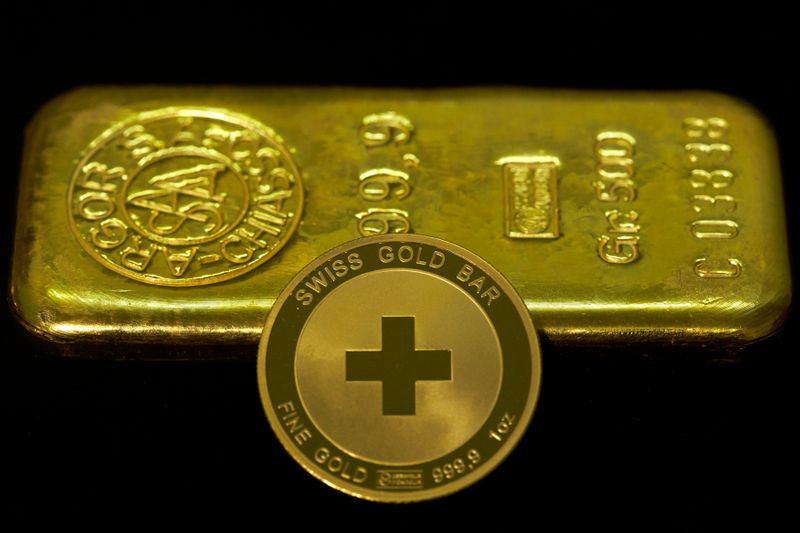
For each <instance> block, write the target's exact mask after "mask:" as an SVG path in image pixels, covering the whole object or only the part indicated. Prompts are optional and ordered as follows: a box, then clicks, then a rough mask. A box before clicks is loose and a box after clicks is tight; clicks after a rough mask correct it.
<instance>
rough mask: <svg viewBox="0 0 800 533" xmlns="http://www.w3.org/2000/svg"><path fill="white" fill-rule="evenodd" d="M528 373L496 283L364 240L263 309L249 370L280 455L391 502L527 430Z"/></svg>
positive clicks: (477, 268)
mask: <svg viewBox="0 0 800 533" xmlns="http://www.w3.org/2000/svg"><path fill="white" fill-rule="evenodd" d="M540 374H541V364H540V354H539V344H538V340H537V337H536V333H535V331H534V329H533V325H532V323H531V319H530V316H529V314H528V310H527V308H526V307H525V304H524V303H523V301H522V300H521V298H520V297H519V295H518V294H517V293H516V292H515V291H514V289H513V288H512V287H511V285H510V284H509V283H508V281H506V279H505V278H503V277H502V276H501V275H500V274H499V273H498V272H497V271H496V270H495V269H494V268H492V267H491V266H490V265H489V264H488V263H486V262H485V261H484V260H482V259H481V258H480V257H478V256H476V255H475V254H473V253H471V252H469V251H467V250H464V249H463V248H460V247H458V246H455V245H453V244H450V243H448V242H445V241H442V240H439V239H435V238H433V237H426V236H422V235H381V236H375V237H368V238H365V239H360V240H357V241H352V242H350V243H347V244H344V245H342V246H340V247H338V248H336V249H334V250H331V251H329V252H327V253H326V254H324V255H322V256H321V257H319V258H318V259H316V260H315V261H313V262H312V263H311V264H310V265H309V266H308V267H306V268H305V269H304V270H303V271H302V272H300V273H299V274H298V275H297V276H296V277H295V278H294V279H293V280H292V281H291V282H290V283H289V285H288V286H287V287H286V289H284V291H283V292H282V293H281V295H280V296H279V298H278V299H277V301H276V302H275V305H274V307H273V309H272V311H271V312H270V314H269V317H268V320H267V324H266V327H265V329H264V334H263V336H262V338H261V344H260V346H259V359H258V382H259V389H260V392H261V399H262V402H263V404H264V409H265V411H266V413H267V417H268V418H269V421H270V424H271V425H272V428H273V430H274V431H275V433H276V434H277V435H278V438H279V439H280V441H281V443H282V444H283V445H284V447H285V448H286V449H287V450H288V451H289V453H290V454H291V455H292V456H293V457H294V458H295V459H296V460H297V461H298V462H299V463H300V464H301V465H302V466H303V467H304V468H305V469H306V470H308V471H309V472H310V473H311V474H313V475H314V476H316V477H317V478H319V479H321V480H322V481H324V482H325V483H327V484H328V485H330V486H332V487H334V488H337V489H339V490H341V491H344V492H346V493H348V494H351V495H353V496H358V497H361V498H366V499H371V500H380V501H397V502H399V501H414V500H424V499H428V498H434V497H437V496H443V495H445V494H449V493H451V492H453V491H456V490H458V489H460V488H462V487H465V486H467V485H469V484H471V483H473V482H475V481H477V480H478V479H480V478H481V477H483V476H485V475H486V474H487V473H488V472H489V471H491V470H492V469H493V468H494V467H495V466H497V465H498V464H499V463H500V461H502V459H503V458H504V457H505V456H506V455H508V453H509V452H510V451H511V449H512V448H513V447H514V445H515V444H516V443H517V442H518V441H519V439H520V438H521V436H522V434H523V433H524V431H525V428H526V427H527V425H528V422H529V421H530V419H531V415H532V414H533V409H534V405H535V403H536V399H537V396H538V392H539V381H540Z"/></svg>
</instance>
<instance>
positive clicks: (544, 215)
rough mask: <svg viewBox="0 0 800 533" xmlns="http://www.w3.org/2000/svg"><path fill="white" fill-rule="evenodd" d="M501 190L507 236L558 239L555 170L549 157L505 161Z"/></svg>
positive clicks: (554, 161)
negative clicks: (504, 204) (502, 191)
mask: <svg viewBox="0 0 800 533" xmlns="http://www.w3.org/2000/svg"><path fill="white" fill-rule="evenodd" d="M497 163H498V164H499V165H501V166H502V167H503V189H504V191H505V201H506V236H507V237H511V238H512V239H557V238H558V237H559V235H560V234H559V220H558V173H557V171H558V167H559V166H560V164H561V163H560V161H559V159H558V158H557V157H550V156H517V157H504V158H502V159H500V160H499V161H498V162H497Z"/></svg>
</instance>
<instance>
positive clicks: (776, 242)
mask: <svg viewBox="0 0 800 533" xmlns="http://www.w3.org/2000/svg"><path fill="white" fill-rule="evenodd" d="M406 231H411V232H415V233H421V234H428V235H433V236H436V237H440V238H443V239H446V240H449V241H452V242H454V243H456V244H459V245H462V246H464V247H466V248H468V249H470V250H472V251H474V252H476V253H477V254H479V255H481V256H483V257H484V258H485V259H486V260H487V261H488V262H489V263H491V264H493V265H494V266H495V267H496V268H497V269H498V270H500V271H501V272H503V273H504V274H505V275H506V276H507V277H508V279H509V280H510V281H511V283H512V284H513V285H514V286H515V287H516V289H517V290H518V291H519V292H520V294H521V295H522V297H523V298H524V300H525V302H526V305H527V306H528V309H529V310H530V312H531V315H532V317H533V319H534V323H535V325H536V327H537V328H538V329H539V332H540V333H541V334H543V335H544V336H545V337H546V338H547V339H548V340H549V341H550V342H552V343H553V344H556V345H559V346H580V345H592V346H623V345H626V346H627V345H630V344H632V343H643V344H646V345H649V346H653V345H669V346H672V345H686V346H698V347H706V346H708V347H713V348H715V349H720V350H729V351H731V350H736V349H737V348H740V347H742V346H744V345H747V344H748V343H751V342H753V341H756V340H758V339H760V338H763V337H765V336H767V335H769V334H771V333H772V332H774V331H775V329H776V328H777V327H778V326H779V325H780V323H781V321H782V320H783V317H784V315H785V314H786V311H787V307H788V304H789V300H790V295H791V281H790V275H789V266H788V252H787V242H786V229H785V222H784V211H783V198H782V190H781V180H780V169H779V164H778V156H777V153H776V147H775V141H774V139H773V136H772V133H771V131H770V129H769V127H768V126H767V125H766V124H765V122H764V120H763V119H762V117H761V116H760V115H759V113H758V112H757V111H754V110H753V109H752V108H750V107H748V106H747V105H746V104H743V103H742V102H739V101H737V100H735V99H732V98H730V97H727V96H724V95H718V94H712V93H704V92H673V93H652V94H650V93H627V92H578V91H536V90H526V89H513V88H491V89H489V88H473V89H446V90H377V89H347V88H332V89H322V88H318V89H311V88H236V87H192V88H188V87H180V88H178V87H89V88H83V89H78V90H76V91H73V92H70V93H68V94H66V95H63V96H61V97H59V98H57V99H55V100H53V101H52V102H50V103H49V104H47V105H46V106H45V107H44V108H43V109H42V110H41V111H40V112H39V114H38V115H37V116H36V117H35V119H34V120H33V121H32V123H31V124H30V126H29V128H28V131H27V142H26V148H25V154H24V160H23V164H22V175H21V181H20V196H19V208H18V218H17V228H16V241H15V250H14V260H13V267H12V279H11V300H12V307H13V308H14V310H15V311H16V314H17V316H18V318H19V319H20V321H21V322H22V324H24V325H25V326H26V328H28V329H29V330H31V331H32V332H34V333H35V334H36V335H37V336H39V337H41V338H43V339H45V340H47V341H49V342H50V343H52V344H53V345H54V346H55V347H56V349H57V350H58V351H60V352H61V353H64V354H66V355H74V356H90V355H91V356H103V357H112V358H114V357H119V358H121V357H173V358H209V357H210V358H221V359H224V358H232V357H240V356H242V355H243V356H245V357H254V356H255V349H254V347H255V345H256V343H257V341H258V339H259V336H260V334H261V330H262V328H263V324H264V320H265V316H266V314H267V312H268V311H269V309H270V307H271V305H272V303H273V301H274V299H275V297H276V296H277V294H278V293H279V292H280V290H281V289H282V288H283V286H284V285H285V284H286V283H287V282H288V280H289V279H291V277H292V276H293V275H294V274H295V273H296V272H298V271H299V270H300V269H301V268H302V267H304V266H305V265H306V264H308V263H309V262H310V261H311V260H312V259H313V258H315V257H317V256H318V255H320V254H321V253H322V252H324V251H325V250H328V249H330V248H333V247H335V246H337V245H339V244H341V243H343V242H346V241H348V240H351V239H354V238H357V237H358V236H359V235H374V234H379V233H386V232H390V233H402V232H406ZM330 274H331V275H335V273H334V272H331V273H330ZM323 275H328V274H326V273H324V272H323ZM239 348H241V349H239Z"/></svg>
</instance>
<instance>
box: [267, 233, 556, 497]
mask: <svg viewBox="0 0 800 533" xmlns="http://www.w3.org/2000/svg"><path fill="white" fill-rule="evenodd" d="M378 242H413V243H420V244H428V245H431V246H437V247H439V248H443V249H446V250H448V251H450V252H451V253H453V254H454V255H458V256H460V257H462V258H463V259H466V260H469V261H470V262H472V263H473V264H475V265H476V266H478V267H479V268H480V269H481V270H483V271H484V272H486V273H487V274H491V276H492V280H493V281H495V282H496V283H497V284H498V285H500V286H501V288H502V289H503V291H504V292H505V293H506V294H507V295H508V297H509V299H511V301H512V304H513V305H514V307H515V308H516V309H517V311H518V312H519V314H520V316H521V319H522V323H523V327H524V328H525V332H526V333H527V336H528V344H529V346H530V348H531V359H532V361H531V380H530V389H529V390H528V397H527V400H526V402H525V407H524V408H523V410H522V413H521V415H520V423H519V425H518V426H517V429H516V431H514V432H512V434H511V435H510V436H509V437H508V439H507V440H506V441H505V442H504V443H502V444H501V445H500V447H499V448H498V449H497V451H496V452H495V453H494V454H493V455H492V456H491V457H490V458H489V459H488V460H487V461H486V462H485V463H483V465H482V467H481V468H480V469H477V470H475V471H474V472H473V473H472V474H471V475H466V476H464V477H461V478H460V479H457V480H455V481H451V482H449V483H448V484H446V485H444V486H438V487H432V488H430V489H421V490H416V491H410V492H392V491H380V490H377V489H371V488H366V487H364V488H360V489H354V488H353V487H352V486H351V485H345V484H344V483H340V482H339V480H338V478H337V477H336V476H333V475H329V474H328V473H327V472H325V471H324V470H322V469H320V468H317V465H314V464H312V463H311V462H310V460H309V459H308V458H307V457H306V456H305V455H304V454H302V453H301V452H300V451H299V450H298V449H297V446H296V445H295V444H294V443H292V441H291V439H290V438H289V437H288V436H287V435H286V434H285V432H284V431H283V430H282V428H281V424H280V420H279V419H278V416H277V413H276V412H275V409H274V406H273V404H272V401H271V399H270V395H269V391H268V390H267V372H266V358H267V345H268V344H269V338H270V336H271V335H272V327H273V325H274V323H275V320H276V318H277V315H278V313H279V312H280V309H281V308H282V307H283V305H284V303H285V302H286V300H287V299H288V298H289V296H290V295H291V294H292V292H293V290H292V289H293V288H294V287H295V286H296V285H297V284H298V283H300V282H301V281H302V280H303V279H304V278H305V277H306V276H307V275H308V274H310V273H311V272H313V271H314V270H315V269H316V268H317V267H318V266H319V265H320V264H322V263H324V262H325V261H327V260H328V259H329V258H331V257H334V256H336V255H339V254H342V253H344V252H346V251H348V250H353V249H355V248H360V247H363V246H368V245H370V244H373V243H378ZM292 357H293V358H294V357H296V354H292ZM504 371H505V369H504ZM257 374H258V390H259V394H260V396H261V405H262V407H263V409H264V412H265V413H266V415H267V419H268V420H269V424H270V427H271V428H272V431H273V432H274V433H275V434H276V436H277V437H278V440H279V441H280V443H281V444H282V445H283V447H284V448H285V449H286V451H287V452H288V453H289V455H291V456H292V458H293V459H294V460H295V461H296V462H297V463H299V464H300V466H302V467H303V469H304V470H306V471H307V472H308V473H310V474H311V475H312V476H314V477H315V478H317V479H319V480H320V481H322V482H323V483H325V484H326V485H328V486H330V487H332V488H334V489H336V490H338V491H341V492H344V493H346V494H349V495H350V496H355V497H357V498H361V499H365V500H370V501H377V502H391V503H404V502H414V501H422V500H429V499H433V498H439V497H442V496H446V495H448V494H452V493H454V492H457V491H459V490H461V489H463V488H465V487H467V486H470V485H472V484H473V483H475V482H477V481H479V480H481V479H483V478H484V477H486V476H487V475H488V474H490V473H491V472H492V471H493V470H494V469H495V468H497V466H498V465H499V464H500V463H501V462H502V461H503V460H504V459H505V458H506V457H508V455H509V454H510V453H511V452H512V451H513V450H514V448H515V447H516V446H517V444H518V443H519V441H520V439H521V438H522V436H523V435H524V434H525V433H526V430H527V428H528V425H529V424H530V421H531V419H532V418H533V411H534V408H535V406H536V403H537V401H538V398H539V392H540V390H541V376H542V359H541V348H540V345H539V338H538V336H537V334H536V329H535V328H534V327H533V321H532V319H531V316H530V313H529V311H528V308H527V307H526V306H525V302H524V300H523V299H522V297H521V296H520V295H519V293H518V292H517V291H516V290H515V289H514V287H513V286H512V285H511V283H510V282H509V281H508V280H507V279H506V278H505V276H503V275H502V274H501V273H500V272H499V271H498V270H497V269H495V268H494V267H493V266H492V265H490V264H489V263H488V262H487V261H486V260H484V259H483V258H481V257H480V256H478V255H477V254H475V253H473V252H471V251H469V250H467V249H466V248H463V247H461V246H459V245H457V244H453V243H451V242H448V241H445V240H443V239H439V238H437V237H432V236H429V235H422V234H395V235H375V236H371V237H363V238H360V239H355V240H352V241H349V242H346V243H344V244H341V245H339V246H337V247H335V248H333V249H331V250H328V251H327V252H325V253H323V254H322V255H320V256H319V257H317V258H316V259H314V260H313V261H311V262H310V263H309V264H308V265H306V267H305V268H303V269H302V270H301V271H300V272H298V273H297V275H295V276H294V277H293V278H292V279H291V281H289V283H288V284H287V285H286V287H284V289H283V290H282V291H281V293H280V295H279V296H278V298H277V299H276V300H275V303H274V304H273V305H272V308H271V310H270V312H269V314H268V315H267V320H266V324H265V326H264V330H263V332H262V335H261V340H260V341H259V344H258V362H257ZM472 438H474V436H473V437H472Z"/></svg>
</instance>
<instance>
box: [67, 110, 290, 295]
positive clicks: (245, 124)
mask: <svg viewBox="0 0 800 533" xmlns="http://www.w3.org/2000/svg"><path fill="white" fill-rule="evenodd" d="M67 209H68V218H69V222H70V226H71V228H72V231H73V233H74V234H75V236H76V237H77V238H78V241H79V242H80V244H81V246H83V248H84V250H86V251H87V252H88V253H89V255H91V256H92V257H94V258H95V259H96V260H97V261H99V262H100V263H101V264H102V265H104V266H106V267H108V268H110V269H111V270H114V271H115V272H118V273H120V274H122V275H124V276H127V277H129V278H133V279H135V280H138V281H143V282H145V283H152V284H155V285H171V286H192V285H202V284H208V283H215V282H218V281H223V280H227V279H230V278H232V277H234V276H238V275H240V274H243V273H245V272H248V271H250V270H252V269H253V268H255V267H257V266H258V265H260V264H262V263H264V262H265V261H267V260H268V259H269V258H270V257H272V256H273V255H275V254H276V253H277V252H278V250H280V248H281V247H282V246H283V245H284V244H286V241H287V240H288V239H289V237H290V236H291V235H292V233H294V230H295V229H296V227H297V224H298V223H299V221H300V216H301V214H302V210H303V185H302V179H301V177H300V171H299V169H298V167H297V165H296V163H295V162H294V159H293V158H292V155H291V152H290V150H289V149H288V148H286V146H284V144H283V139H281V137H280V136H279V135H278V134H276V133H275V132H274V131H272V130H271V129H270V128H268V127H266V126H264V125H262V124H259V123H258V122H256V121H254V120H252V119H249V118H246V117H243V116H240V115H236V114H233V113H230V112H228V111H219V110H213V109H195V108H174V107H173V108H166V109H159V110H156V111H150V112H146V113H141V114H139V115H137V116H136V117H134V118H133V119H131V120H128V121H126V122H123V123H120V124H117V125H115V126H113V127H112V128H110V129H108V130H107V131H105V132H104V133H103V134H101V135H100V137H98V138H97V139H96V140H95V141H94V142H92V143H91V144H90V145H89V147H88V148H87V150H86V151H85V152H84V154H83V155H82V157H81V158H80V161H79V162H78V165H77V167H76V168H75V171H74V173H73V175H72V181H71V183H70V188H69V193H68V195H67Z"/></svg>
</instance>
